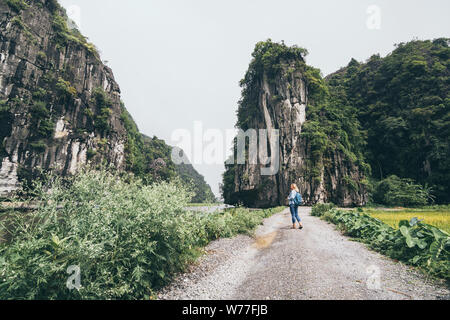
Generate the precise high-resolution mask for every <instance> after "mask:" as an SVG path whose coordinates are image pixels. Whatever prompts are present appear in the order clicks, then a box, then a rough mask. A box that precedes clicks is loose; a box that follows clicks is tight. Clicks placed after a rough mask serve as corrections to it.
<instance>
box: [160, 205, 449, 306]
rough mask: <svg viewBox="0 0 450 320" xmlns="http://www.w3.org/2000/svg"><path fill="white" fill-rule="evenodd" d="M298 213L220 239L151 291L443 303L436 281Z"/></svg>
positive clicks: (187, 296)
mask: <svg viewBox="0 0 450 320" xmlns="http://www.w3.org/2000/svg"><path fill="white" fill-rule="evenodd" d="M310 211H311V209H310V208H303V207H302V208H300V215H301V217H302V219H303V223H304V226H305V228H304V229H303V230H292V229H291V227H292V225H291V218H290V214H289V211H288V210H285V211H284V212H282V213H279V214H276V215H274V216H272V217H270V218H268V219H266V220H265V222H264V225H262V226H260V227H259V228H258V229H257V230H256V233H255V237H254V238H252V237H248V236H243V235H240V236H237V237H234V238H232V239H220V240H217V241H214V242H212V243H211V244H210V245H208V247H207V248H206V252H207V254H205V255H204V256H203V257H202V258H201V259H200V260H199V261H198V263H197V264H196V265H193V266H191V268H190V270H189V271H188V272H187V273H185V274H181V275H180V276H179V277H177V278H176V279H175V281H174V282H173V283H172V284H171V285H170V286H168V287H166V288H164V289H163V290H162V291H161V292H160V293H159V299H162V300H223V299H232V300H266V299H270V300H323V299H333V300H339V299H351V300H357V299H370V300H377V299H389V300H391V299H395V300H400V299H402V300H403V299H427V300H428V299H446V300H448V299H450V290H449V288H448V287H446V286H445V284H443V283H438V282H435V281H434V282H433V281H431V280H430V279H427V277H425V276H424V275H423V274H421V273H419V272H418V271H416V270H414V269H412V268H410V267H407V266H405V265H403V264H401V263H396V262H394V261H392V260H391V259H389V258H387V257H384V256H382V255H380V254H378V253H376V252H373V251H370V250H369V249H367V248H366V246H365V245H364V244H361V243H358V242H355V241H351V239H350V238H348V237H345V236H343V235H341V234H340V233H339V232H338V231H337V230H336V229H335V226H334V225H332V224H329V223H327V222H325V221H322V220H320V219H318V218H316V217H312V216H311V215H310Z"/></svg>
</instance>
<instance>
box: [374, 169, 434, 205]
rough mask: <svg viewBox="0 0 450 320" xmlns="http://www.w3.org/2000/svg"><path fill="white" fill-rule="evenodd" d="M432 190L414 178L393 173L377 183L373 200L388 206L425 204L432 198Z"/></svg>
mask: <svg viewBox="0 0 450 320" xmlns="http://www.w3.org/2000/svg"><path fill="white" fill-rule="evenodd" d="M430 191H431V190H430V189H429V188H426V187H423V186H422V185H420V184H416V183H415V182H414V180H412V179H402V178H399V177H397V176H395V175H392V176H390V177H388V178H386V179H384V180H381V181H380V182H378V183H377V184H376V185H375V190H374V192H373V201H374V202H375V203H379V204H384V205H387V206H423V205H426V204H427V203H428V201H430V200H432V196H431V194H430Z"/></svg>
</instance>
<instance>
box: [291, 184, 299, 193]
mask: <svg viewBox="0 0 450 320" xmlns="http://www.w3.org/2000/svg"><path fill="white" fill-rule="evenodd" d="M291 190H295V191H297V192H298V193H300V190H299V189H298V187H297V185H296V184H295V183H293V184H291Z"/></svg>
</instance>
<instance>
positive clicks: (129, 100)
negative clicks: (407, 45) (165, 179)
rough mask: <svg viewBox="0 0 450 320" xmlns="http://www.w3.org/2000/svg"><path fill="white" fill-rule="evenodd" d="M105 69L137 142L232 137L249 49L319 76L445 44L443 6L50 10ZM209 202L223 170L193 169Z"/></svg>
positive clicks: (398, 2)
mask: <svg viewBox="0 0 450 320" xmlns="http://www.w3.org/2000/svg"><path fill="white" fill-rule="evenodd" d="M60 3H61V4H62V5H63V6H64V7H65V8H66V9H68V11H69V14H70V15H71V16H73V17H74V19H75V20H78V22H79V24H80V29H81V31H82V32H83V34H84V35H85V36H87V37H89V39H90V41H92V42H93V43H94V44H95V45H96V46H97V47H98V48H99V49H100V52H101V56H102V59H103V60H107V61H108V65H109V66H110V67H111V68H112V69H113V71H114V75H115V78H116V81H117V82H118V83H119V85H120V87H121V91H122V99H123V100H124V102H125V104H126V107H127V109H128V110H129V111H130V113H131V114H132V116H133V117H134V119H135V121H136V122H137V124H138V126H139V129H140V130H141V132H143V133H145V134H147V135H149V136H153V135H156V136H157V137H159V138H162V139H164V140H166V142H167V143H168V144H172V145H173V144H174V141H171V137H172V133H173V132H174V130H177V129H187V130H191V131H192V130H193V128H194V122H195V121H202V123H203V127H204V129H205V130H206V129H220V130H227V129H232V128H233V127H234V125H235V123H236V109H237V102H238V100H239V98H240V88H239V85H238V82H239V80H240V79H241V78H243V76H244V74H245V71H246V70H247V67H248V64H249V62H250V58H251V53H252V51H253V48H254V46H255V43H256V42H258V41H261V40H266V39H268V38H271V39H272V40H273V41H281V40H284V41H285V42H286V44H288V45H293V44H297V45H299V46H301V47H305V48H307V49H308V51H309V53H310V54H309V56H308V57H307V63H308V64H310V65H313V66H315V67H318V68H320V69H321V70H322V72H323V75H327V74H329V73H331V72H334V71H336V70H337V69H339V68H340V67H343V66H345V65H347V64H348V62H349V61H350V59H351V58H352V57H353V58H355V59H357V60H359V61H364V60H366V59H367V58H369V57H370V56H371V55H372V54H375V53H380V54H381V55H382V56H384V55H386V54H387V53H389V52H390V51H392V50H393V49H394V44H396V43H400V42H406V41H409V40H412V39H414V38H418V39H432V38H437V37H450V34H449V33H450V19H448V13H449V12H450V1H448V0H427V1H422V0H371V1H366V0H339V1H337V0H322V1H321V0H308V1H306V0H277V1H275V0H273V1H266V0H221V1H214V0H198V1H194V0H192V1H189V0H176V1H175V0H174V1H171V0H159V1H154V0H130V1H123V0H60ZM195 167H196V168H197V170H198V171H199V172H200V173H201V174H203V175H204V176H205V178H206V180H207V182H208V183H209V184H210V185H211V187H212V189H213V191H214V193H216V194H217V195H218V193H219V186H218V184H219V182H220V181H221V174H222V172H223V170H224V168H223V165H207V164H195Z"/></svg>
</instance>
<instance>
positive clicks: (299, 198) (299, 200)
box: [294, 192, 303, 207]
mask: <svg viewBox="0 0 450 320" xmlns="http://www.w3.org/2000/svg"><path fill="white" fill-rule="evenodd" d="M294 204H295V205H296V206H297V207H299V206H301V205H302V204H303V199H302V196H301V194H300V193H298V192H297V194H296V195H295V198H294Z"/></svg>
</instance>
